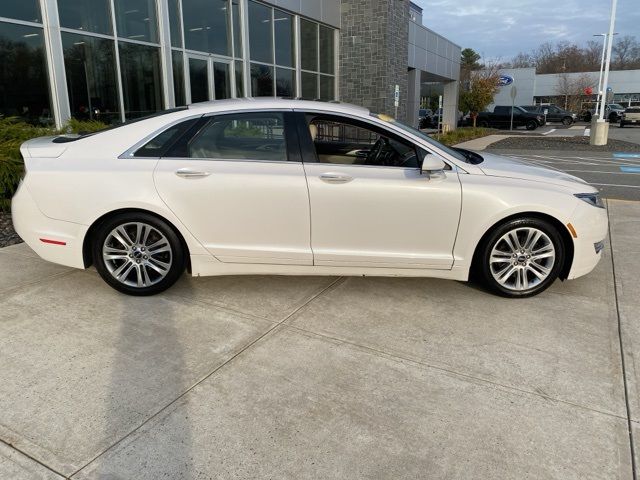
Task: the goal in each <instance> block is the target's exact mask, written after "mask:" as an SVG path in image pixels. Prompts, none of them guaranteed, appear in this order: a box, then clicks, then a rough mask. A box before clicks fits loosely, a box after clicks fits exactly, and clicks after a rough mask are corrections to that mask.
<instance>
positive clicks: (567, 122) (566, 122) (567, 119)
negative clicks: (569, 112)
mask: <svg viewBox="0 0 640 480" xmlns="http://www.w3.org/2000/svg"><path fill="white" fill-rule="evenodd" d="M572 123H573V118H571V117H564V118H563V119H562V124H563V125H564V126H566V127H568V126H569V125H571V124H572Z"/></svg>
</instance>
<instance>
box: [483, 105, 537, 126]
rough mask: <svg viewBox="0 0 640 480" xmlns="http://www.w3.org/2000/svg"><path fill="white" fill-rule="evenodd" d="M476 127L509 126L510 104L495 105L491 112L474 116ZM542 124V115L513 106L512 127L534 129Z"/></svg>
mask: <svg viewBox="0 0 640 480" xmlns="http://www.w3.org/2000/svg"><path fill="white" fill-rule="evenodd" d="M476 125H477V126H478V127H494V128H509V126H510V125H511V106H503V105H496V106H495V108H494V109H493V112H480V113H479V114H478V118H476ZM542 125H544V115H540V114H538V113H531V112H527V111H526V110H525V109H524V108H522V107H513V127H514V128H517V127H525V128H526V129H527V130H535V129H536V128H538V127H540V126H542Z"/></svg>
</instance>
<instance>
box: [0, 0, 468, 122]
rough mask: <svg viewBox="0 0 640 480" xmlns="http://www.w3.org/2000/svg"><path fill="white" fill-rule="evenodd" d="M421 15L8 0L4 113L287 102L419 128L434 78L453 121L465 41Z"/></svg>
mask: <svg viewBox="0 0 640 480" xmlns="http://www.w3.org/2000/svg"><path fill="white" fill-rule="evenodd" d="M422 15H423V12H422V10H421V9H420V8H419V7H417V6H416V5H414V4H412V3H411V2H409V1H408V0H342V1H341V0H260V1H257V0H20V1H14V0H8V1H7V0H3V1H0V65H2V69H1V70H0V115H1V116H3V117H8V116H16V117H21V118H23V119H26V120H28V121H30V122H32V123H37V124H48V125H56V126H58V127H60V126H61V125H63V124H64V123H65V122H67V121H68V119H69V118H72V117H73V118H78V119H82V120H87V119H98V120H100V121H103V122H106V123H115V122H121V121H125V120H129V119H133V118H137V117H141V116H145V115H148V114H151V113H153V112H156V111H159V110H162V109H167V108H172V107H175V106H181V105H188V104H190V103H195V102H201V101H207V100H217V99H223V98H235V97H259V96H281V97H301V98H306V99H320V100H325V101H332V100H340V101H344V102H349V103H355V104H359V105H363V106H366V107H369V108H371V109H372V110H375V111H378V112H382V113H387V114H391V115H394V114H396V113H397V116H398V118H400V119H402V120H405V121H409V122H411V123H415V121H416V120H417V110H418V107H419V99H420V97H421V91H422V89H423V87H424V85H431V84H434V83H435V84H439V85H441V86H442V92H443V98H444V101H443V105H444V108H443V116H444V120H445V123H449V124H450V125H451V126H452V127H454V126H455V118H456V111H457V104H456V102H457V96H458V95H457V91H458V78H459V70H460V65H459V63H460V47H459V46H457V45H455V44H454V43H452V42H450V41H449V40H447V39H446V38H444V37H442V36H441V35H438V34H436V33H435V32H432V31H431V30H429V29H427V28H426V27H424V26H423V25H422ZM396 86H397V89H398V90H399V92H400V101H399V104H398V106H397V107H396V105H395V98H394V95H395V91H396Z"/></svg>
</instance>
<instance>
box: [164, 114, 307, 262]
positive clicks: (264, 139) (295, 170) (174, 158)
mask: <svg viewBox="0 0 640 480" xmlns="http://www.w3.org/2000/svg"><path fill="white" fill-rule="evenodd" d="M290 115H293V113H292V112H282V111H274V112H247V113H233V114H231V113H229V114H220V115H211V116H208V117H204V118H203V119H201V120H200V121H198V123H197V124H196V125H194V126H193V127H191V128H190V132H189V133H187V134H186V135H184V136H183V137H182V138H181V139H180V141H178V142H177V143H176V144H175V145H174V146H173V147H172V148H171V149H170V151H169V152H168V153H167V155H166V156H163V157H162V158H161V159H160V160H159V161H158V165H157V167H156V170H155V172H154V179H155V183H156V188H157V189H158V193H159V194H160V196H161V198H162V200H163V201H164V202H165V203H166V204H167V205H168V206H169V208H171V210H172V211H173V212H174V213H175V214H176V216H177V217H178V218H179V219H180V220H181V221H182V222H183V224H184V225H185V226H186V227H187V228H188V229H189V231H190V232H191V233H192V234H193V235H194V237H196V238H197V239H198V240H199V241H200V242H201V243H202V244H203V245H204V246H205V248H207V250H208V251H209V252H210V253H211V254H212V255H214V256H215V257H216V258H217V259H218V260H220V261H222V262H230V263H263V264H278V265H284V264H289V265H311V264H312V253H311V247H310V233H309V232H310V225H309V221H310V220H309V195H308V191H307V182H306V179H305V175H304V169H303V166H302V163H301V162H300V150H299V148H298V143H297V140H296V132H295V128H296V126H295V124H293V123H291V122H289V121H287V123H285V118H287V117H289V116H290ZM291 128H293V129H294V130H293V132H292V131H291Z"/></svg>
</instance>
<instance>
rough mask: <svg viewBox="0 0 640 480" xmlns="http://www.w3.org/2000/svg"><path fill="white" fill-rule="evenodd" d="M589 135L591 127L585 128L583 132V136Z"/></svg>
mask: <svg viewBox="0 0 640 480" xmlns="http://www.w3.org/2000/svg"><path fill="white" fill-rule="evenodd" d="M589 135H591V129H590V128H585V129H584V133H583V134H582V136H583V137H588V136H589Z"/></svg>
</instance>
